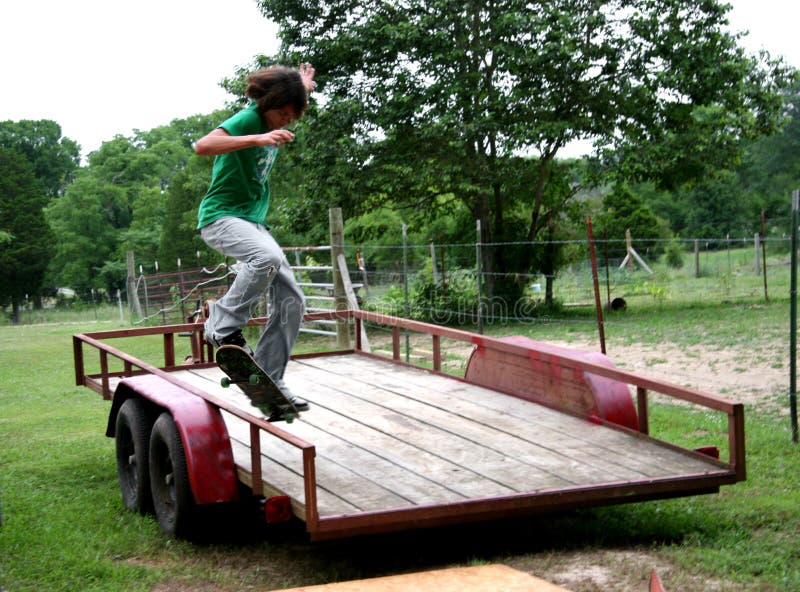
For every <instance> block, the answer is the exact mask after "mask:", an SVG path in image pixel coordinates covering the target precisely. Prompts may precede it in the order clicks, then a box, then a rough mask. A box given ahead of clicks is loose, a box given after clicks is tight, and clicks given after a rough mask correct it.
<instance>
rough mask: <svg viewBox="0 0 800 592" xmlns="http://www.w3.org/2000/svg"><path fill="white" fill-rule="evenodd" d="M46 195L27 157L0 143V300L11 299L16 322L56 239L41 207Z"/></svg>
mask: <svg viewBox="0 0 800 592" xmlns="http://www.w3.org/2000/svg"><path fill="white" fill-rule="evenodd" d="M45 202H46V197H45V195H44V192H43V191H42V188H41V185H40V184H39V183H38V182H37V180H36V176H35V173H34V169H33V167H32V166H31V164H30V163H29V162H28V161H27V159H26V158H25V157H23V156H21V155H20V154H18V153H17V152H15V151H14V150H8V149H5V148H1V147H0V228H1V229H2V230H3V234H4V235H5V237H6V238H7V239H8V240H7V241H6V243H5V244H3V245H2V248H0V277H2V282H0V301H3V302H4V303H5V302H8V301H10V302H11V307H12V318H13V321H14V323H18V322H19V311H20V306H21V305H22V303H23V302H24V300H25V297H26V296H38V295H39V292H40V290H41V288H42V282H43V280H44V275H45V271H46V270H47V264H48V262H49V261H50V251H51V245H52V243H53V239H52V234H51V232H50V228H49V227H48V225H47V223H46V222H45V219H44V215H43V213H42V208H43V207H44V204H45Z"/></svg>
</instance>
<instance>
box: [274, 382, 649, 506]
mask: <svg viewBox="0 0 800 592" xmlns="http://www.w3.org/2000/svg"><path fill="white" fill-rule="evenodd" d="M373 370H374V369H373ZM296 374H297V373H295V375H293V377H292V378H293V379H294V380H299V379H298V378H295V376H296ZM352 374H353V373H352V371H351V375H352ZM382 378H383V377H379V378H377V379H376V380H381V379H382ZM284 379H285V380H287V383H288V378H287V377H285V378H284ZM314 382H315V381H314V380H311V381H310V382H308V383H307V384H313V383H314ZM316 382H317V383H319V382H327V383H332V382H333V381H332V380H331V379H330V378H328V379H327V380H323V381H320V380H319V379H316ZM335 384H336V387H335V388H334V387H331V388H330V389H327V388H326V396H325V398H324V400H325V404H326V405H328V406H330V407H331V408H333V409H336V410H337V411H340V412H341V413H343V414H345V415H351V416H354V417H355V416H357V415H358V414H359V413H360V414H361V416H363V417H366V418H367V419H365V420H364V423H366V424H367V425H370V426H372V427H375V428H376V429H379V430H380V431H383V432H385V433H391V434H394V435H395V436H397V437H401V438H402V439H403V440H405V441H406V442H418V445H419V446H420V447H422V448H425V449H428V450H435V451H437V453H438V454H441V455H442V456H443V457H445V458H450V459H453V460H454V461H455V462H457V463H458V464H461V465H463V466H468V467H471V468H473V469H474V470H475V471H477V472H479V473H480V474H482V475H483V476H484V477H485V478H487V479H492V480H496V481H498V482H499V483H502V484H504V485H506V486H508V487H510V488H512V489H514V490H515V491H530V490H538V489H543V488H547V487H565V486H569V485H579V484H588V483H605V482H609V481H620V480H629V479H641V478H642V477H644V474H643V473H642V472H641V471H636V470H633V469H628V468H626V467H624V466H619V465H617V464H615V463H613V462H609V461H606V460H603V459H602V458H601V457H599V456H594V457H591V458H589V459H587V458H584V457H581V455H580V450H576V451H574V453H573V454H572V455H565V454H563V453H562V452H560V451H558V450H554V449H551V448H550V447H549V446H550V445H549V444H547V443H545V444H543V443H542V442H534V441H532V440H531V438H530V436H524V435H521V434H511V433H507V432H503V431H501V430H498V429H496V428H495V427H494V426H493V425H491V424H489V423H488V422H489V421H491V420H494V419H495V418H496V416H497V414H496V413H488V412H485V413H484V416H485V418H484V420H483V421H482V420H474V419H470V418H468V417H463V416H460V415H457V414H455V413H452V412H451V411H449V410H446V409H443V408H442V407H437V406H436V404H435V402H433V403H422V402H420V401H417V400H414V399H412V398H409V397H407V396H403V395H402V394H398V392H392V390H390V389H386V388H380V387H377V386H375V385H373V384H369V383H367V382H363V381H361V380H359V379H358V378H349V377H345V376H342V375H337V378H336V381H335ZM338 389H342V390H341V391H340V390H338ZM392 389H396V391H402V390H403V386H402V385H400V384H399V383H398V382H397V381H394V382H392ZM345 391H346V392H345ZM300 392H304V391H303V390H300ZM348 392H354V393H358V394H357V395H349V394H348ZM429 400H431V401H432V400H434V399H433V397H430V399H429ZM484 411H485V410H484ZM587 425H592V424H587ZM592 427H595V428H597V427H599V426H596V425H592ZM542 428H543V426H542V425H541V424H533V423H531V422H526V423H525V424H524V431H525V432H527V433H529V434H530V433H532V432H536V431H538V430H540V429H542Z"/></svg>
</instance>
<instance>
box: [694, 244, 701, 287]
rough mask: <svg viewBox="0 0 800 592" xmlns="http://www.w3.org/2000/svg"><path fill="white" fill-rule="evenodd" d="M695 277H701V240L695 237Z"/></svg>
mask: <svg viewBox="0 0 800 592" xmlns="http://www.w3.org/2000/svg"><path fill="white" fill-rule="evenodd" d="M694 277H696V278H699V277H700V241H699V240H697V239H694Z"/></svg>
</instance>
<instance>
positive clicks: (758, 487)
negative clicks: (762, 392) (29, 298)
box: [0, 301, 800, 592]
mask: <svg viewBox="0 0 800 592" xmlns="http://www.w3.org/2000/svg"><path fill="white" fill-rule="evenodd" d="M787 311H788V306H787V304H786V302H780V301H778V302H771V303H770V304H768V305H753V304H737V305H725V306H718V307H699V306H695V307H682V306H667V307H658V308H656V309H651V310H649V311H645V310H630V309H629V311H628V312H627V313H625V314H623V315H618V316H614V317H611V318H610V319H609V322H608V327H607V333H608V336H609V339H614V340H630V341H641V340H647V341H649V342H651V343H657V342H660V341H664V342H670V343H676V344H679V345H680V344H687V345H688V344H696V343H700V344H708V345H709V346H714V347H725V346H726V344H728V345H730V344H741V343H747V342H748V340H753V339H767V340H770V339H774V340H778V341H780V340H784V341H785V340H786V338H785V336H784V334H785V333H786V331H787V329H786V324H787V319H788V312H787ZM90 313H91V311H90ZM112 318H113V317H112ZM70 322H72V323H78V324H44V325H35V326H31V325H26V326H20V327H12V326H2V327H0V502H2V514H3V523H2V527H0V568H1V569H2V574H1V575H0V587H2V589H3V590H7V591H9V592H23V591H34V590H36V591H39V590H48V591H52V592H59V591H67V590H69V591H72V590H98V591H99V590H103V591H116V590H120V591H122V590H125V591H137V590H152V589H160V590H165V589H181V590H190V589H198V590H211V589H214V590H243V589H259V590H267V589H272V588H280V587H289V586H299V585H310V584H316V583H324V582H329V581H334V580H342V579H353V578H361V577H372V576H379V575H386V574H390V573H399V572H406V571H413V570H417V569H428V568H434V567H445V566H449V565H453V564H456V565H475V564H481V563H491V562H500V563H505V564H508V565H512V566H515V567H521V568H523V569H529V570H530V571H533V572H534V573H535V572H536V570H537V567H538V566H541V565H544V564H545V563H546V561H547V557H549V556H552V555H553V554H554V553H560V552H562V551H564V550H573V551H574V550H578V551H580V550H592V549H639V550H645V551H646V552H648V553H652V554H655V555H657V556H658V557H660V558H663V559H664V560H666V561H669V562H671V563H673V564H675V565H677V566H679V567H680V568H681V569H683V570H685V571H686V572H687V573H692V574H697V573H700V574H705V575H707V576H708V577H709V578H719V579H723V580H725V581H729V582H741V583H743V584H742V585H745V584H746V585H747V586H749V587H750V588H751V589H758V590H790V589H794V590H796V589H800V539H799V538H798V537H797V533H798V532H800V448H798V446H796V445H793V444H791V443H790V434H789V421H788V418H787V417H786V416H785V415H772V414H767V413H757V412H754V411H752V410H750V409H748V412H747V417H746V433H747V469H748V479H747V481H746V482H744V483H739V484H736V485H734V486H730V487H724V488H723V489H722V490H721V492H720V493H719V494H717V495H709V496H700V497H691V498H684V499H676V500H667V501H659V502H647V503H641V504H631V505H624V506H617V507H608V508H599V509H594V510H581V511H577V512H569V513H565V514H560V515H557V516H547V517H541V518H531V519H527V520H516V521H511V522H498V523H490V524H484V525H474V526H463V527H451V528H443V529H437V530H434V531H425V532H410V533H404V534H397V535H385V536H377V537H370V538H367V539H356V540H348V541H337V542H335V543H316V544H311V543H308V542H306V541H305V537H304V534H303V530H302V526H300V525H297V524H294V525H291V526H290V527H289V528H288V529H276V530H274V531H268V532H266V533H258V535H257V536H245V537H242V538H241V539H233V540H229V541H226V542H224V543H219V544H202V545H200V544H189V543H186V542H183V541H174V540H169V539H166V538H164V537H163V536H162V534H161V532H160V530H159V528H158V525H157V523H156V521H155V520H154V519H153V518H152V517H149V516H145V517H142V516H138V515H135V514H132V513H129V512H127V511H125V510H124V508H123V506H122V501H121V497H120V493H119V488H118V484H117V478H116V469H115V461H114V443H113V440H111V439H109V438H106V437H105V436H104V430H105V424H106V419H107V413H108V408H109V404H108V402H105V401H103V400H102V399H101V398H100V397H99V396H97V395H96V394H95V393H93V392H91V391H89V390H88V389H85V388H78V387H75V386H73V384H74V379H73V365H72V347H71V335H72V334H73V333H76V332H81V331H94V330H100V329H109V328H114V327H116V326H117V325H118V320H117V321H116V322H114V321H109V320H101V319H100V318H98V320H97V321H95V320H94V318H93V316H92V315H90V316H88V318H85V319H84V321H83V322H81V321H80V319H79V318H75V319H70ZM489 329H490V330H491V332H494V333H496V334H498V335H510V334H519V333H525V332H529V333H530V334H531V335H532V336H533V337H535V338H537V339H556V338H558V339H560V338H564V337H566V338H569V336H570V335H572V336H577V335H580V334H583V333H585V334H586V335H592V334H594V332H595V331H596V327H595V325H594V324H593V322H592V320H591V317H588V318H586V317H584V318H580V317H578V318H577V319H574V322H570V323H544V324H542V323H537V324H534V325H529V326H526V325H521V326H520V325H514V326H511V325H504V326H491V327H489ZM761 336H764V337H761ZM114 345H115V346H118V347H121V349H124V350H126V351H127V350H132V351H134V353H136V355H141V356H142V357H145V358H151V359H153V361H156V362H158V361H159V356H160V345H161V344H160V341H158V340H153V341H149V342H137V343H134V342H133V340H119V341H117V342H116V343H114ZM179 346H180V347H184V346H183V345H182V344H179ZM312 346H313V340H312V341H310V342H309V343H306V342H305V341H304V342H302V343H301V347H312ZM187 349H188V346H187ZM181 351H182V350H180V349H179V352H178V353H179V354H180V353H181ZM651 413H652V417H651V421H652V425H653V433H654V435H656V436H658V437H661V438H664V439H665V440H668V441H672V442H676V443H678V444H680V445H683V446H688V447H695V446H700V445H705V444H709V443H710V444H716V445H718V446H720V447H721V448H723V450H724V449H725V446H726V438H725V435H724V433H725V430H726V429H727V425H726V422H725V420H724V418H722V417H721V416H720V415H717V414H711V413H706V412H702V411H695V410H692V409H688V408H683V407H675V406H670V405H661V404H654V405H653V406H652V409H651ZM725 454H726V453H725V452H723V457H724V456H725ZM389 550H391V551H389Z"/></svg>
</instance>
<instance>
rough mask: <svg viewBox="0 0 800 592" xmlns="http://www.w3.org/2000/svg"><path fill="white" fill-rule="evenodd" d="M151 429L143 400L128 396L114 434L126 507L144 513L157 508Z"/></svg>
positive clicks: (120, 411)
mask: <svg viewBox="0 0 800 592" xmlns="http://www.w3.org/2000/svg"><path fill="white" fill-rule="evenodd" d="M151 428H152V422H151V420H150V417H149V416H148V414H147V409H146V408H145V406H144V404H143V403H142V401H141V399H137V398H133V399H128V400H127V401H125V402H124V403H123V404H122V406H121V407H120V409H119V413H117V422H116V427H115V436H114V439H115V442H116V456H117V477H118V478H119V488H120V491H121V492H122V502H123V503H124V504H125V508H127V509H128V510H130V511H131V512H139V513H140V514H147V513H149V512H152V510H153V498H152V496H151V494H150V469H149V462H150V430H151Z"/></svg>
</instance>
